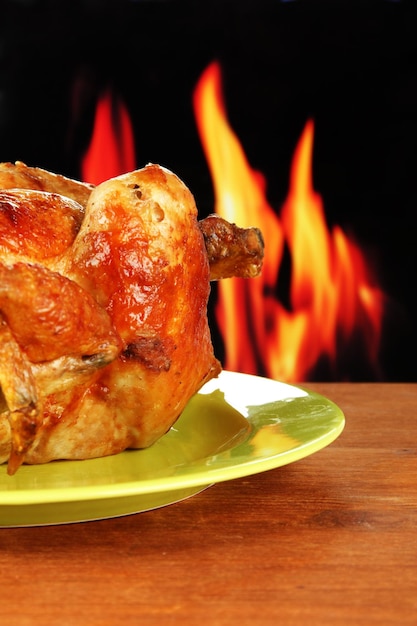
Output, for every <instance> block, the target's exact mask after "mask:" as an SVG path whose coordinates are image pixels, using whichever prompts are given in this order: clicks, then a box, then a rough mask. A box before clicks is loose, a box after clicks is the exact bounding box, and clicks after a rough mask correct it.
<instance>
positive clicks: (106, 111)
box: [81, 90, 136, 185]
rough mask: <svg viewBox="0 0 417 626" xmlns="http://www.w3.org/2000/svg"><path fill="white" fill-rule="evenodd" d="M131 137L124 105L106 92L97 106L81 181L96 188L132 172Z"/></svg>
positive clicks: (133, 163) (129, 124)
mask: <svg viewBox="0 0 417 626" xmlns="http://www.w3.org/2000/svg"><path fill="white" fill-rule="evenodd" d="M133 138H134V134H133V129H132V124H131V121H130V117H129V113H128V111H127V109H126V106H125V105H124V103H123V102H122V100H121V99H120V98H118V97H117V96H115V95H114V94H113V93H112V92H111V91H110V90H107V91H106V92H105V93H104V94H103V95H102V96H101V97H100V98H99V101H98V103H97V108H96V113H95V120H94V128H93V135H92V138H91V142H90V145H89V147H88V149H87V151H86V153H85V156H84V158H83V161H82V165H81V176H82V179H83V180H84V181H87V182H89V183H92V184H94V185H98V184H99V183H101V182H103V181H104V180H107V179H108V178H113V177H114V176H119V174H124V173H125V172H130V171H132V170H133V169H135V167H136V157H135V146H134V139H133Z"/></svg>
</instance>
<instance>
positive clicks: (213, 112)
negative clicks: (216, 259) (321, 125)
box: [194, 63, 383, 381]
mask: <svg viewBox="0 0 417 626" xmlns="http://www.w3.org/2000/svg"><path fill="white" fill-rule="evenodd" d="M194 110H195V116H196V122H197V126H198V130H199V134H200V138H201V142H202V145H203V148H204V150H205V154H206V157H207V161H208V164H209V168H210V171H211V175H212V179H213V186H214V193H215V210H216V212H217V213H218V214H219V215H221V216H223V217H224V218H226V219H228V220H229V221H232V222H236V223H238V224H239V225H240V226H253V225H256V226H258V227H260V228H261V230H262V232H263V234H264V238H265V252H266V254H265V260H264V270H263V273H262V275H261V276H260V277H258V278H256V279H251V280H249V281H245V280H242V279H231V280H229V281H223V282H221V283H220V284H219V286H218V302H217V308H216V316H217V322H218V325H219V329H220V331H221V333H222V336H223V338H224V343H225V352H226V356H225V367H226V368H227V369H230V370H233V371H241V372H246V373H254V374H257V373H260V372H261V373H263V374H265V375H267V376H270V377H272V378H277V379H280V380H286V381H302V380H304V381H305V380H308V379H309V376H310V375H311V372H312V371H313V369H314V367H315V365H316V364H317V363H318V362H319V360H320V359H322V358H323V357H325V358H327V359H328V360H329V361H330V362H331V363H333V364H335V363H336V361H337V359H338V358H339V353H340V352H342V353H343V351H344V350H345V349H346V348H347V346H348V345H349V343H350V342H351V341H352V340H353V339H356V341H357V338H358V336H360V338H361V343H363V344H364V345H365V346H366V353H367V358H369V359H370V361H371V362H373V363H375V364H376V361H377V358H378V348H379V342H380V335H381V326H382V312H383V294H382V292H381V290H380V289H379V288H378V286H376V285H375V282H374V280H373V277H372V276H371V274H370V270H369V268H368V267H367V263H366V261H365V258H364V256H363V254H362V252H361V250H360V249H359V247H358V246H357V245H356V243H355V242H354V241H352V240H350V239H349V238H348V237H347V236H346V235H345V234H344V233H343V231H342V229H341V228H339V227H338V226H336V227H334V228H333V229H332V230H329V229H328V227H327V224H326V218H325V213H324V208H323V202H322V199H321V197H320V195H319V194H318V193H316V192H315V191H314V188H313V182H312V174H311V172H312V151H313V139H314V124H313V121H312V120H309V121H307V123H306V126H305V128H304V131H303V133H302V136H301V138H300V140H299V143H298V145H297V147H296V150H295V153H294V156H293V161H292V167H291V174H290V184H289V192H288V195H287V198H286V200H285V202H284V205H283V206H282V208H281V213H280V216H278V215H277V214H276V213H275V211H274V209H273V208H272V207H271V206H270V205H269V203H268V201H267V199H266V193H265V190H266V184H265V179H264V177H263V176H262V174H260V173H259V172H257V171H254V170H253V169H252V168H251V167H250V164H249V163H248V161H247V158H246V156H245V154H244V151H243V149H242V147H241V145H240V142H239V140H238V138H237V137H236V135H235V133H234V132H233V130H232V129H231V127H230V125H229V123H228V120H227V115H226V110H225V105H224V102H223V97H222V91H221V72H220V67H219V65H218V64H217V63H213V64H212V65H210V66H209V67H208V68H207V69H206V71H205V72H204V73H203V75H202V76H201V78H200V80H199V82H198V84H197V86H196V89H195V92H194ZM285 249H287V250H288V252H289V255H290V259H291V284H290V293H289V306H287V307H286V306H284V304H283V303H282V302H281V301H280V300H279V298H278V297H277V295H276V293H277V284H278V278H279V274H280V270H281V267H282V260H283V254H284V250H285Z"/></svg>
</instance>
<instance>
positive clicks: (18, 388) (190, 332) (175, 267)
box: [0, 162, 263, 474]
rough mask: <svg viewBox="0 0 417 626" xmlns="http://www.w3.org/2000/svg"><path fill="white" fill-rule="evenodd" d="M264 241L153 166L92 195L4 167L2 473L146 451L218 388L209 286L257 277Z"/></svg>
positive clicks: (0, 220)
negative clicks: (203, 212) (202, 210)
mask: <svg viewBox="0 0 417 626" xmlns="http://www.w3.org/2000/svg"><path fill="white" fill-rule="evenodd" d="M262 258H263V240H262V235H261V233H260V232H259V230H258V229H256V228H250V229H240V228H238V227H237V226H235V225H233V224H229V223H228V222H226V221H225V220H222V219H221V218H220V217H218V216H216V215H213V216H210V217H208V218H205V219H204V220H200V221H199V220H198V214H197V208H196V205H195V201H194V198H193V196H192V194H191V192H190V191H189V189H188V188H187V187H186V185H185V184H184V183H183V182H182V181H181V180H180V179H179V178H178V177H177V176H176V175H175V174H173V173H172V172H171V171H169V170H167V169H165V168H163V167H161V166H158V165H153V164H150V165H148V166H146V167H144V168H142V169H139V170H136V171H134V172H130V173H127V174H124V175H122V176H119V177H116V178H113V179H110V180H107V181H105V182H103V183H102V184H100V185H97V186H96V187H93V186H92V185H88V184H85V183H81V182H78V181H74V180H71V179H69V178H66V177H64V176H58V175H56V174H52V173H51V172H47V171H45V170H42V169H39V168H31V167H27V166H26V165H24V164H23V163H20V162H17V163H15V164H12V163H3V164H0V462H1V463H5V462H7V471H8V473H9V474H13V473H15V472H16V471H17V469H18V468H19V467H20V465H21V464H22V463H27V464H38V463H46V462H49V461H51V460H55V459H87V458H94V457H101V456H106V455H110V454H115V453H118V452H121V451H123V450H125V449H127V448H145V447H148V446H150V445H152V443H154V442H155V441H156V440H157V439H159V438H160V437H161V436H162V435H164V434H165V433H166V432H167V431H168V430H169V429H170V428H171V426H172V425H173V424H174V422H175V421H176V419H177V418H178V417H179V415H180V414H181V413H182V411H183V409H184V407H185V406H186V404H187V402H188V401H189V400H190V398H191V397H192V396H193V395H194V394H195V393H196V392H197V391H198V390H199V389H200V388H201V387H202V385H204V383H205V382H207V381H208V380H210V379H211V378H213V377H216V376H217V375H218V374H219V372H220V370H221V365H220V363H219V361H218V360H217V358H216V357H215V355H214V351H213V345H212V341H211V335H210V329H209V324H208V319H207V303H208V298H209V294H210V281H211V280H218V279H222V278H227V277H229V276H241V277H245V278H252V277H254V276H256V275H258V274H259V272H260V271H261V266H262Z"/></svg>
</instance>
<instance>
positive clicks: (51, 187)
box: [0, 161, 93, 207]
mask: <svg viewBox="0 0 417 626" xmlns="http://www.w3.org/2000/svg"><path fill="white" fill-rule="evenodd" d="M0 189H32V190H37V191H48V192H53V193H58V194H60V195H62V196H65V197H66V198H71V200H75V201H76V202H78V204H80V205H81V206H83V207H84V206H85V205H86V204H87V200H88V198H89V196H90V193H91V191H92V190H93V185H90V184H88V183H82V182H79V181H78V180H73V179H72V178H67V177H66V176H62V175H61V174H54V173H53V172H48V170H44V169H42V168H40V167H29V166H27V165H26V164H25V163H22V161H16V163H0Z"/></svg>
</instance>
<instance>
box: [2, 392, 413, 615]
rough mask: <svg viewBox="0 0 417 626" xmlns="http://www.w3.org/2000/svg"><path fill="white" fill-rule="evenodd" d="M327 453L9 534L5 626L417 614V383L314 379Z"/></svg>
mask: <svg viewBox="0 0 417 626" xmlns="http://www.w3.org/2000/svg"><path fill="white" fill-rule="evenodd" d="M308 386H309V387H310V388H311V389H314V390H315V391H318V392H320V393H322V394H323V395H326V396H327V397H329V398H331V399H332V400H334V401H335V402H336V403H337V404H338V405H339V406H340V408H341V409H342V410H343V411H344V413H345V416H346V427H345V430H344V432H343V433H342V435H341V436H340V437H339V439H337V440H336V441H335V442H334V443H333V444H331V445H330V446H329V447H327V448H326V449H324V450H322V451H320V452H318V453H316V454H314V455H312V456H310V457H308V458H306V459H303V460H301V461H298V462H296V463H293V464H291V465H288V466H285V467H282V468H279V469H276V470H272V471H269V472H265V473H262V474H259V475H256V476H251V477H248V478H243V479H238V480H234V481H231V482H227V483H223V484H218V485H215V486H214V487H211V488H210V489H207V490H206V491H204V492H203V493H201V494H199V495H197V496H195V497H193V498H191V499H189V500H186V501H184V502H181V503H178V504H174V505H171V506H168V507H165V508H162V509H159V510H155V511H150V512H147V513H141V514H138V515H131V516H128V517H124V518H119V519H113V520H106V521H101V522H88V523H84V524H73V525H68V526H52V527H44V528H19V529H2V530H0V574H1V580H2V583H1V587H0V600H1V618H2V620H1V621H2V623H5V624H6V623H12V624H14V625H15V626H27V625H30V626H32V625H35V624H40V625H42V626H50V625H52V624H53V625H54V626H55V625H56V624H60V625H61V626H64V625H72V624H80V626H81V625H83V626H84V625H87V626H107V625H109V626H110V625H112V626H115V625H118V624H124V626H129V625H130V624H131V625H132V626H133V625H135V626H136V625H137V624H149V625H153V624H155V626H156V625H158V626H160V625H163V624H176V623H181V624H182V625H187V624H190V626H191V625H193V626H194V625H195V624H210V625H217V624H219V625H222V626H223V625H227V624H232V625H235V624H236V625H239V626H242V625H244V624H268V625H269V624H271V625H272V624H274V625H275V624H284V625H285V626H298V625H303V626H305V625H306V624H308V625H309V626H315V625H317V626H326V625H329V626H330V625H331V626H338V625H345V624H346V625H347V624H349V625H351V624H354V625H355V626H362V625H363V626H372V625H374V624H375V625H378V626H384V625H387V626H388V625H393V626H394V625H395V626H397V625H398V624H401V625H415V624H416V623H417V594H416V590H417V486H416V477H417V385H411V384H396V383H391V384H379V383H378V384H376V383H373V384H351V383H342V384H339V383H325V384H319V383H315V384H310V385H308Z"/></svg>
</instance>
